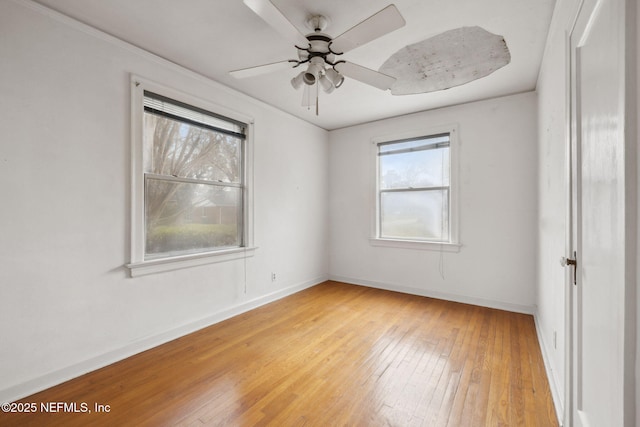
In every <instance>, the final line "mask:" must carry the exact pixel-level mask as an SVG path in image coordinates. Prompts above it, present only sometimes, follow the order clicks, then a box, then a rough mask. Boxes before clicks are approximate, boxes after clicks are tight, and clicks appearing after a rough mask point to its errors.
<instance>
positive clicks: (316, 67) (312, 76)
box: [303, 57, 324, 86]
mask: <svg viewBox="0 0 640 427" xmlns="http://www.w3.org/2000/svg"><path fill="white" fill-rule="evenodd" d="M323 71H324V67H323V66H322V58H318V57H316V58H312V59H311V63H310V64H309V67H307V71H306V72H305V73H304V77H303V80H304V82H305V83H306V84H308V85H309V86H311V85H314V84H315V83H316V81H318V78H319V77H320V75H321V74H322V72H323Z"/></svg>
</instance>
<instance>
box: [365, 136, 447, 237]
mask: <svg viewBox="0 0 640 427" xmlns="http://www.w3.org/2000/svg"><path fill="white" fill-rule="evenodd" d="M453 132H454V131H453V130H450V131H447V132H442V133H437V134H430V135H426V136H412V137H407V138H399V139H393V140H384V141H378V142H376V160H377V168H376V171H377V173H376V179H377V182H376V227H375V233H376V236H375V238H376V239H378V240H387V241H406V242H418V243H438V244H455V243H457V241H456V230H455V215H454V198H453V194H452V192H453V189H452V175H453V174H452V138H453V137H452V133H453Z"/></svg>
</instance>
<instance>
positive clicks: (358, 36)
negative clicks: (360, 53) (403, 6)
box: [331, 4, 406, 53]
mask: <svg viewBox="0 0 640 427" xmlns="http://www.w3.org/2000/svg"><path fill="white" fill-rule="evenodd" d="M405 24H406V22H405V20H404V18H403V17H402V15H400V12H398V9H397V8H396V7H395V6H394V5H392V4H390V5H389V6H387V7H385V8H384V9H382V10H381V11H380V12H378V13H376V14H374V15H372V16H370V17H369V18H367V19H365V20H364V21H362V22H361V23H359V24H358V25H356V26H355V27H352V28H350V29H348V30H347V31H345V32H344V33H342V34H340V35H339V36H338V37H336V38H335V39H334V40H333V43H331V50H333V51H334V52H336V53H344V52H347V51H349V50H351V49H355V48H356V47H358V46H362V45H363V44H365V43H369V42H370V41H371V40H375V39H377V38H378V37H381V36H384V35H385V34H387V33H390V32H391V31H394V30H397V29H398V28H401V27H404V25H405Z"/></svg>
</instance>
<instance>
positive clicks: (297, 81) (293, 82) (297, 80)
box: [291, 71, 305, 89]
mask: <svg viewBox="0 0 640 427" xmlns="http://www.w3.org/2000/svg"><path fill="white" fill-rule="evenodd" d="M304 73H305V72H304V71H301V72H300V74H298V75H297V76H295V77H294V78H292V79H291V86H293V88H294V89H299V88H300V86H302V81H303V79H304Z"/></svg>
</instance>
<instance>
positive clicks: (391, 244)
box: [369, 238, 462, 252]
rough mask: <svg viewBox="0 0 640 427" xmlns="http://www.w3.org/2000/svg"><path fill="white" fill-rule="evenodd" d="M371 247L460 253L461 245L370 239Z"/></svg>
mask: <svg viewBox="0 0 640 427" xmlns="http://www.w3.org/2000/svg"><path fill="white" fill-rule="evenodd" d="M369 243H370V244H371V246H382V247H387V248H401V249H418V250H423V251H439V252H460V248H461V247H462V245H461V244H460V243H441V242H423V241H419V240H398V239H381V238H371V239H369Z"/></svg>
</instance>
